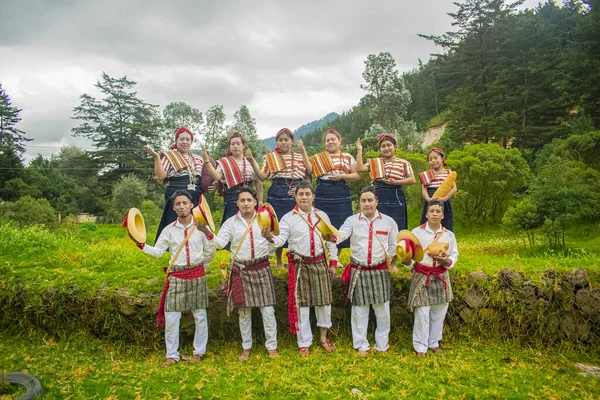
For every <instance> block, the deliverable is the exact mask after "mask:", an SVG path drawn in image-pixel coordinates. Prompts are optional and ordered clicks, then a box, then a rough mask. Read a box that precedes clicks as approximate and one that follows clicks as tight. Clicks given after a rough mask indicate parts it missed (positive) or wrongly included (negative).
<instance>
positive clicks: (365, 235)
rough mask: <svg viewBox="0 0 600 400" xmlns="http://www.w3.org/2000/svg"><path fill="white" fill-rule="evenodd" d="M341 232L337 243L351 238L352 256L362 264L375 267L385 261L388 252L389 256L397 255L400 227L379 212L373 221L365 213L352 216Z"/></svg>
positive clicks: (376, 212)
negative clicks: (374, 265) (397, 237)
mask: <svg viewBox="0 0 600 400" xmlns="http://www.w3.org/2000/svg"><path fill="white" fill-rule="evenodd" d="M339 231H340V237H339V238H337V240H336V243H341V242H343V241H344V240H346V239H348V238H350V254H351V256H352V258H354V259H355V260H356V261H358V262H359V263H361V264H367V265H373V264H376V263H381V262H383V261H385V252H386V251H387V253H388V254H389V255H393V254H395V251H396V236H398V225H397V224H396V221H394V220H393V219H392V218H391V217H389V216H387V215H385V214H382V213H380V212H379V211H375V215H374V216H373V219H372V220H371V221H369V220H368V219H367V217H365V216H364V214H363V213H358V214H354V215H351V216H350V217H348V218H347V219H346V222H344V225H342V227H341V228H340V229H339ZM382 245H383V246H382Z"/></svg>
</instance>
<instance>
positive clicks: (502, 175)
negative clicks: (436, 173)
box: [448, 143, 531, 225]
mask: <svg viewBox="0 0 600 400" xmlns="http://www.w3.org/2000/svg"><path fill="white" fill-rule="evenodd" d="M448 164H449V166H450V169H452V170H456V171H457V172H458V183H457V188H458V192H457V193H456V195H455V199H456V200H455V202H454V205H455V209H456V219H458V220H460V221H462V222H464V223H466V224H467V225H472V224H475V223H478V222H482V221H490V222H495V221H498V220H500V219H501V218H502V216H503V215H504V211H505V210H506V208H507V207H508V204H509V202H510V200H511V199H512V198H513V196H514V194H515V193H517V192H518V191H520V190H522V189H523V188H524V187H525V186H526V185H527V183H528V182H529V180H530V176H531V174H530V170H529V166H528V165H527V162H526V161H525V159H524V158H523V156H522V155H521V152H520V151H519V150H518V149H505V148H503V147H501V146H500V145H498V144H494V143H489V144H475V145H467V146H465V148H464V150H456V151H453V152H452V153H450V156H449V157H448Z"/></svg>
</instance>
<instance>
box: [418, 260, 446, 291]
mask: <svg viewBox="0 0 600 400" xmlns="http://www.w3.org/2000/svg"><path fill="white" fill-rule="evenodd" d="M415 272H416V273H417V274H422V275H427V281H425V285H426V286H427V287H429V283H430V282H431V275H435V277H436V278H438V279H439V280H440V281H441V282H442V285H444V290H446V281H445V280H444V278H442V274H443V273H444V272H446V268H444V267H428V266H426V265H423V264H421V263H416V264H415Z"/></svg>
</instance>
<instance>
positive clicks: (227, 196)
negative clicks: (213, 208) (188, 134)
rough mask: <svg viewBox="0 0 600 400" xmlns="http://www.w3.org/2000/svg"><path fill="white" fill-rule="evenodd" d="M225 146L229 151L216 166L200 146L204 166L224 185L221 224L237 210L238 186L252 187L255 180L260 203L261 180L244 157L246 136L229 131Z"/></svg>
mask: <svg viewBox="0 0 600 400" xmlns="http://www.w3.org/2000/svg"><path fill="white" fill-rule="evenodd" d="M227 147H228V149H229V151H228V152H227V155H226V156H225V157H223V158H221V159H219V161H217V168H215V167H213V166H212V164H211V163H210V157H209V156H208V153H207V152H206V148H204V146H203V147H202V159H203V160H204V165H205V168H206V169H207V170H208V172H209V173H210V176H211V177H212V178H213V179H214V180H216V181H220V182H221V183H222V184H223V186H224V190H223V192H224V199H223V203H224V210H223V218H222V219H221V225H223V223H224V222H225V221H227V220H228V219H229V218H231V217H233V216H234V215H235V214H236V213H237V212H238V211H239V209H238V206H237V199H238V194H239V192H240V188H242V187H243V186H250V187H252V182H256V192H257V195H258V203H259V204H262V182H261V181H260V180H259V179H258V178H257V177H256V175H255V174H254V169H252V165H251V164H250V162H249V161H248V160H246V158H245V157H244V150H245V149H246V138H245V137H244V135H242V134H241V133H240V132H231V134H230V135H229V138H228V139H227Z"/></svg>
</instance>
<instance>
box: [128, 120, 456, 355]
mask: <svg viewBox="0 0 600 400" xmlns="http://www.w3.org/2000/svg"><path fill="white" fill-rule="evenodd" d="M324 140H325V147H326V151H324V152H323V153H319V154H317V155H314V156H312V157H309V156H308V155H307V153H306V150H305V148H304V146H303V145H302V141H301V140H300V141H298V151H299V153H296V152H294V151H293V143H294V133H293V132H292V131H290V130H289V129H282V130H280V131H279V132H278V133H277V135H276V141H277V148H276V149H275V151H274V152H273V153H270V154H267V155H266V156H265V163H264V165H263V167H262V168H260V167H259V166H258V164H257V162H256V160H254V158H253V157H252V154H251V152H250V151H248V150H247V149H245V147H246V140H245V138H244V136H243V135H242V134H241V133H239V132H234V133H232V134H231V135H230V136H229V138H228V146H229V153H228V155H227V156H226V157H223V158H221V159H220V160H218V161H216V163H215V162H214V160H212V159H211V158H210V157H209V155H208V153H207V152H206V150H205V149H204V148H203V151H202V158H200V157H199V156H197V155H195V154H193V153H191V152H190V146H191V143H192V142H193V134H192V132H191V131H189V130H188V129H186V128H181V129H179V130H178V131H177V132H176V134H175V144H174V145H173V146H172V151H169V152H165V153H162V154H161V155H159V154H158V153H156V152H154V151H153V150H152V149H151V148H149V147H147V148H146V151H147V152H148V153H149V154H150V155H151V156H152V157H153V158H154V165H155V172H156V176H157V178H158V179H159V180H161V181H165V182H167V183H168V185H167V188H166V190H165V200H166V205H165V212H164V214H163V219H162V221H161V227H160V228H159V231H158V234H157V236H158V237H157V240H156V241H155V245H154V246H150V245H147V244H145V243H142V242H139V241H137V240H136V242H137V244H138V246H139V247H140V248H142V249H143V251H144V252H146V253H148V254H150V255H152V256H155V257H160V256H161V255H162V254H164V252H165V251H167V250H169V251H170V252H171V254H172V257H171V267H170V269H169V271H168V277H167V280H166V282H165V288H164V290H163V296H162V298H161V305H160V308H159V315H158V322H159V324H162V323H163V322H164V323H165V342H166V346H167V359H166V361H165V363H164V365H165V366H167V365H170V364H173V363H175V362H177V361H179V360H180V359H181V356H180V354H179V353H178V344H179V343H178V342H179V319H180V317H181V312H182V311H188V310H191V311H192V313H193V315H194V318H195V321H196V333H195V337H194V354H193V355H192V357H191V358H190V359H189V360H190V361H191V362H196V361H199V360H200V359H202V356H203V355H204V353H205V351H206V343H207V337H208V328H207V318H206V307H207V306H208V304H207V303H208V296H207V290H208V289H207V285H206V278H205V276H204V270H205V268H206V267H208V265H210V262H211V260H212V258H213V256H214V253H215V250H216V249H223V248H228V249H229V250H230V251H231V259H230V265H231V268H230V271H229V276H228V285H227V297H228V299H227V312H228V313H231V312H238V314H239V325H240V331H241V336H242V347H243V351H242V353H241V355H240V357H239V358H240V360H246V359H248V357H249V356H250V351H251V348H252V326H251V321H252V319H251V310H252V308H255V307H256V308H260V310H261V313H262V317H263V325H264V330H265V336H266V343H265V346H266V348H267V351H268V354H269V355H270V356H271V357H276V356H278V350H277V324H276V317H275V310H274V307H273V306H274V305H275V301H276V298H275V285H274V280H273V275H272V272H271V268H270V265H269V258H270V255H271V254H272V253H273V252H274V251H276V252H277V264H278V266H281V265H282V264H283V262H282V249H283V248H287V249H288V253H287V259H288V266H289V270H288V318H289V323H290V331H291V332H292V333H295V334H297V338H298V348H299V353H300V354H301V355H303V356H307V355H308V354H309V348H310V346H311V344H312V341H313V337H312V329H311V326H310V320H309V314H310V307H314V308H315V314H316V317H317V326H318V327H319V334H320V335H319V345H320V346H321V347H322V348H323V349H324V350H325V351H327V352H333V351H335V347H334V346H333V344H332V343H331V341H330V340H329V339H328V337H327V332H328V329H329V328H330V327H331V303H332V292H331V282H332V279H335V277H336V276H337V274H336V268H338V267H340V268H341V267H344V266H342V265H341V264H340V263H339V260H338V249H339V248H342V247H350V253H351V257H350V263H349V264H348V265H346V266H345V268H344V272H343V273H342V280H344V281H345V282H346V283H347V291H346V295H345V300H346V302H348V303H350V304H351V305H352V312H351V315H352V318H351V325H352V337H353V347H354V348H355V349H356V350H357V352H358V354H359V355H367V352H368V351H369V349H370V345H369V342H368V340H367V325H368V316H369V312H370V308H373V310H374V312H375V315H376V321H377V328H376V331H375V350H377V351H386V350H387V349H388V336H389V331H390V311H389V310H390V309H389V301H390V287H391V281H390V271H391V272H393V271H395V270H396V267H395V264H396V257H395V256H392V255H394V254H396V247H397V245H398V243H397V241H398V240H399V238H400V236H402V233H401V235H400V236H399V235H398V232H399V230H400V231H402V232H405V230H406V228H407V212H406V210H407V207H406V200H405V195H404V190H403V186H405V185H410V184H413V183H415V182H416V179H415V177H414V173H413V170H412V167H411V165H410V163H409V162H408V161H406V160H403V159H401V158H398V157H396V156H395V152H396V150H397V148H398V145H397V141H396V139H395V138H394V137H393V136H392V135H382V136H380V137H379V139H378V144H379V149H380V157H379V158H377V159H369V160H367V163H363V160H362V150H363V149H362V145H361V143H360V140H358V141H357V143H356V147H357V159H355V158H354V157H353V156H352V155H350V154H348V153H344V152H343V151H342V150H341V145H342V135H341V134H340V133H339V132H337V131H336V130H334V129H329V130H327V131H326V132H325V136H324ZM428 160H429V164H430V167H431V170H429V171H425V172H424V173H422V174H420V175H419V178H420V180H421V183H422V185H423V196H424V198H425V200H427V201H426V203H425V205H424V209H423V216H422V223H423V225H421V226H420V227H418V228H415V229H414V230H413V231H412V234H410V232H409V231H406V232H407V233H408V236H405V237H403V240H402V243H403V246H407V250H410V251H409V252H408V253H409V254H413V255H414V254H415V252H416V244H417V243H419V242H420V246H422V248H425V249H427V248H429V247H432V246H431V245H432V243H434V244H435V243H444V244H447V245H446V247H445V249H444V251H442V252H437V253H434V252H429V253H428V252H427V251H425V254H424V256H423V257H422V259H419V260H418V262H415V257H407V258H403V259H399V260H398V261H399V262H402V263H404V264H405V265H407V266H412V268H413V275H414V277H413V279H412V282H411V288H410V295H409V302H408V305H409V307H410V308H411V309H414V310H415V325H414V331H413V347H414V349H415V352H416V354H417V355H418V356H423V355H424V354H425V353H426V351H427V349H432V351H433V352H436V353H441V349H440V348H439V340H440V339H441V337H442V327H443V320H444V318H445V314H446V310H447V307H448V302H449V301H450V300H451V299H452V290H451V286H450V280H449V276H448V272H447V270H448V269H449V268H452V267H453V266H454V265H455V263H456V261H457V256H458V250H457V247H456V240H455V238H454V234H453V233H452V229H451V227H452V209H451V205H450V201H449V200H450V198H451V197H452V195H453V194H454V192H455V191H456V185H455V184H453V185H452V188H451V190H450V191H449V192H448V193H447V194H446V195H445V196H444V197H442V198H440V199H435V198H434V199H431V197H432V196H433V192H434V191H435V190H436V188H437V187H439V186H440V185H441V184H442V183H443V182H444V181H445V179H446V177H447V176H448V174H449V173H450V171H449V170H448V169H446V168H445V166H446V164H445V155H444V152H443V151H442V150H440V149H436V148H434V149H432V150H431V151H430V152H429V153H428ZM360 172H369V173H370V175H371V177H372V178H373V186H370V187H368V188H365V189H363V190H362V192H361V194H360V198H359V205H360V210H361V211H360V212H359V213H357V214H353V211H352V199H351V194H350V188H349V186H348V183H347V182H349V181H355V180H359V179H360V175H359V173H360ZM203 174H204V175H205V176H206V174H208V175H209V176H210V178H212V180H214V181H217V182H220V185H221V186H222V187H223V194H224V212H223V219H222V225H221V229H220V230H219V232H218V234H215V233H214V232H213V231H212V230H211V229H209V228H207V226H206V221H199V220H198V218H195V217H194V215H193V213H192V209H193V208H194V207H195V206H197V205H198V203H199V201H200V194H201V192H202V191H205V190H207V187H206V185H204V187H202V186H203V185H202V182H204V181H205V179H203ZM311 176H315V177H317V186H316V189H313V186H312V184H311V182H310V180H311ZM265 179H270V180H271V181H272V184H271V187H270V188H269V191H268V193H267V202H268V204H270V205H271V206H272V209H271V208H270V206H269V207H268V208H266V209H265V208H264V207H263V208H259V205H261V203H262V185H261V182H262V181H263V180H265ZM253 183H254V184H255V185H256V187H257V189H258V190H255V189H253V188H252V184H253ZM257 208H258V210H259V212H258V213H257ZM261 210H266V212H268V213H272V218H273V219H274V220H275V221H278V224H277V225H274V224H271V225H267V226H264V227H262V228H261V226H259V223H258V222H259V221H258V218H257V217H258V216H259V215H261V214H260V211H261ZM323 221H327V224H328V225H329V224H330V225H332V226H333V227H334V228H337V229H339V231H337V229H333V230H332V231H331V232H330V233H323V230H322V229H319V224H320V223H322V222H323ZM194 229H195V231H193V232H192V230H194ZM134 240H135V239H134ZM327 255H328V257H327ZM328 259H329V261H328ZM432 275H433V278H432Z"/></svg>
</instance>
